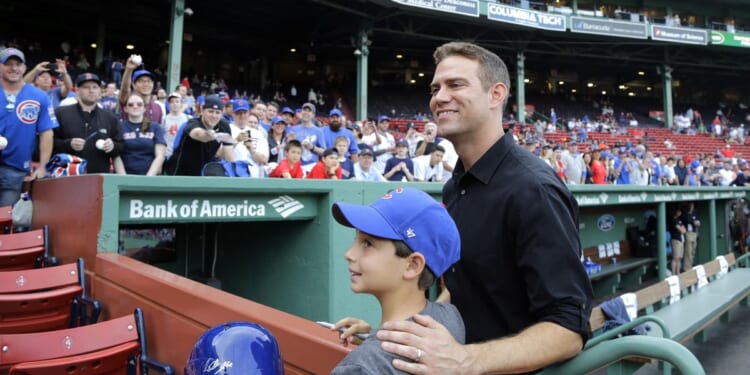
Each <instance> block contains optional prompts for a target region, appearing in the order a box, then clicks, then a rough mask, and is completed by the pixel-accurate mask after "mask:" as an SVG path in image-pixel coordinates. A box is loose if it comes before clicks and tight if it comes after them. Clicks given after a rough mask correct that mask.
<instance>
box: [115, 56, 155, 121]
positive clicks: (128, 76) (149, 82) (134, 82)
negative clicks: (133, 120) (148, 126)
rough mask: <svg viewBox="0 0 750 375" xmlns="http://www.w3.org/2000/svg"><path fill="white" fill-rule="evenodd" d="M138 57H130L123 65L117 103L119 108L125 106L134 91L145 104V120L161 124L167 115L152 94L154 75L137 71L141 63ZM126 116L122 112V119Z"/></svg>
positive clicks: (145, 71)
mask: <svg viewBox="0 0 750 375" xmlns="http://www.w3.org/2000/svg"><path fill="white" fill-rule="evenodd" d="M140 60H141V57H140V56H139V55H131V56H130V57H129V58H128V61H127V62H126V63H125V72H124V73H123V76H122V83H121V84H120V95H119V97H118V101H119V103H120V107H121V108H125V106H126V105H127V101H128V98H129V97H130V93H131V92H133V91H135V92H136V93H137V94H138V95H139V96H140V97H141V99H143V102H144V103H146V112H145V118H147V119H148V120H150V121H151V122H155V123H157V124H161V122H162V118H163V117H164V116H165V115H166V114H167V112H166V109H165V108H164V105H163V104H161V103H160V102H158V101H157V100H156V96H155V95H152V93H153V92H154V74H153V73H151V72H149V71H148V70H146V69H140V70H136V69H138V68H139V67H140V66H141V64H142V61H140ZM125 116H126V114H125V113H124V112H123V119H124V118H125Z"/></svg>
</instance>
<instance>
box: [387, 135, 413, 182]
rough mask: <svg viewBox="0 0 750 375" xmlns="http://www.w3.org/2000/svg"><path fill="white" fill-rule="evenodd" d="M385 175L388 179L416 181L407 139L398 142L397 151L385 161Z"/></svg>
mask: <svg viewBox="0 0 750 375" xmlns="http://www.w3.org/2000/svg"><path fill="white" fill-rule="evenodd" d="M383 177H385V178H386V179H387V180H388V181H414V162H413V161H412V160H411V159H410V158H409V144H408V143H407V142H406V141H404V140H400V141H398V143H396V153H395V155H393V157H392V158H390V159H388V161H387V162H386V163H385V170H384V173H383Z"/></svg>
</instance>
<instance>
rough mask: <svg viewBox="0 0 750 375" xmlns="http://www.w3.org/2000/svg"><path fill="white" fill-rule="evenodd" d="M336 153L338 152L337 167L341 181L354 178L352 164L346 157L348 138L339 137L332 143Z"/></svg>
mask: <svg viewBox="0 0 750 375" xmlns="http://www.w3.org/2000/svg"><path fill="white" fill-rule="evenodd" d="M333 143H334V147H336V151H338V152H339V166H341V179H343V180H348V179H350V178H353V177H354V162H352V159H351V158H350V157H349V156H347V155H346V153H347V152H349V138H347V137H345V136H343V135H340V136H338V137H336V139H334V141H333Z"/></svg>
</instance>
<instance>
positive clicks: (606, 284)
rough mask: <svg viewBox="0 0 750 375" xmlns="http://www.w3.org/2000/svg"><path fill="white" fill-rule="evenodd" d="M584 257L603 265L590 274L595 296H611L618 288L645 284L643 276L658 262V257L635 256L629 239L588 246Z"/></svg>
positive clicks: (584, 251) (584, 250)
mask: <svg viewBox="0 0 750 375" xmlns="http://www.w3.org/2000/svg"><path fill="white" fill-rule="evenodd" d="M602 246H603V247H604V249H603V250H602V249H601V247H602ZM602 254H605V256H601V255H602ZM583 257H584V259H591V261H593V262H594V263H598V264H600V265H601V266H602V267H601V271H600V272H597V273H594V274H591V275H589V280H591V286H592V287H593V288H594V297H595V298H603V297H606V296H611V295H614V294H615V293H617V291H618V289H621V288H633V287H637V286H639V285H641V284H643V276H644V275H646V273H647V272H648V270H649V268H650V267H652V266H654V265H655V264H656V258H639V257H635V256H634V255H633V251H632V249H631V247H630V242H629V241H617V242H610V243H606V244H601V245H597V246H592V247H587V248H585V249H583Z"/></svg>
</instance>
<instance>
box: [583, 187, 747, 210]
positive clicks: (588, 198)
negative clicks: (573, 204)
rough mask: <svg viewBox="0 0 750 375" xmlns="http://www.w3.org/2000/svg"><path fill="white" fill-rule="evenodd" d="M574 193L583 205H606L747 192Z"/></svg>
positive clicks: (728, 196) (723, 196)
mask: <svg viewBox="0 0 750 375" xmlns="http://www.w3.org/2000/svg"><path fill="white" fill-rule="evenodd" d="M573 195H574V196H575V198H576V201H578V205H579V206H581V207H590V206H604V205H617V204H631V203H632V204H642V203H660V202H692V201H698V200H710V199H734V198H745V196H746V193H745V191H744V190H742V191H710V192H685V193H677V192H674V191H673V192H664V193H656V192H651V193H647V192H636V191H633V192H617V193H609V194H608V193H605V192H601V193H598V194H597V193H584V192H573Z"/></svg>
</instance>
